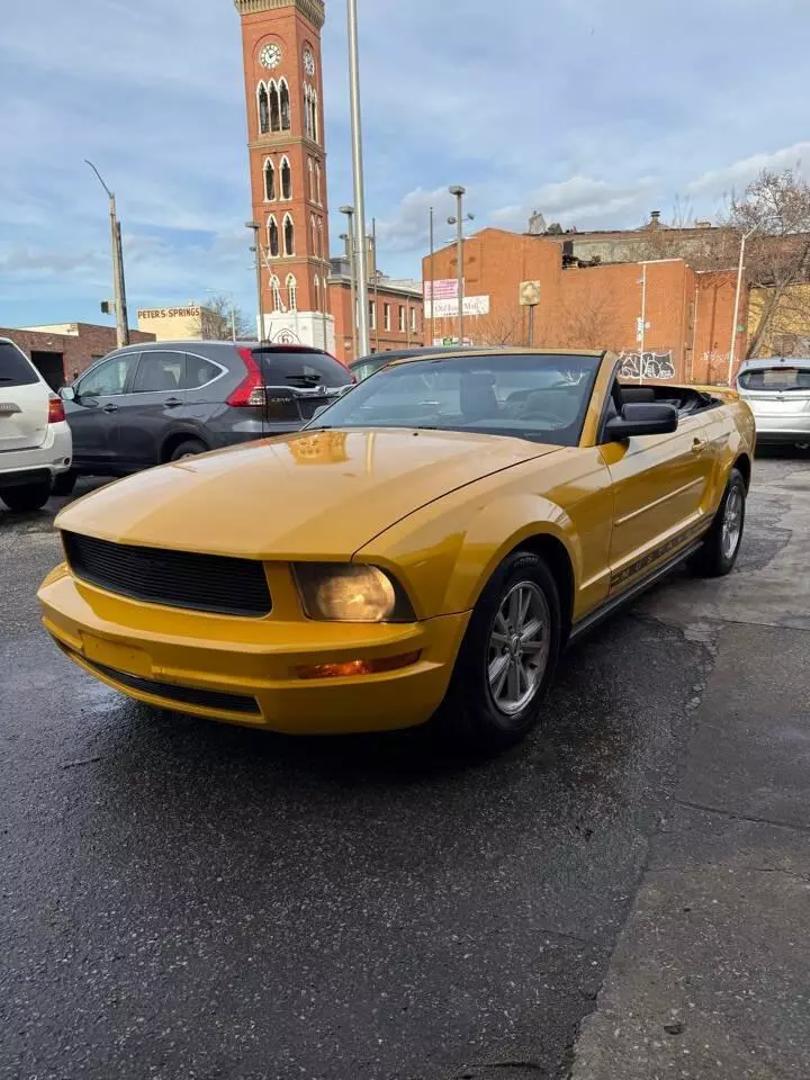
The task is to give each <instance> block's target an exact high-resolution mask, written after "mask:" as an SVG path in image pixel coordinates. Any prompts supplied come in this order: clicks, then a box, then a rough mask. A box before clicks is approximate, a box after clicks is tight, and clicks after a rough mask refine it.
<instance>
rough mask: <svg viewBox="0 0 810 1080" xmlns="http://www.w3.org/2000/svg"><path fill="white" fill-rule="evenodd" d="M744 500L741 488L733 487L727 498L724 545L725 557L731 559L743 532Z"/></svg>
mask: <svg viewBox="0 0 810 1080" xmlns="http://www.w3.org/2000/svg"><path fill="white" fill-rule="evenodd" d="M742 514H743V501H742V495H741V494H740V489H739V488H736V487H735V488H732V490H731V491H730V492H729V496H728V498H727V499H726V509H725V513H724V514H723V536H722V547H723V555H724V556H725V558H727V559H730V558H731V557H732V555H733V554H734V552H735V551H736V550H737V546H738V544H739V543H740V536H741V534H742Z"/></svg>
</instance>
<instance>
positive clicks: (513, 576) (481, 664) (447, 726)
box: [433, 551, 562, 754]
mask: <svg viewBox="0 0 810 1080" xmlns="http://www.w3.org/2000/svg"><path fill="white" fill-rule="evenodd" d="M525 584H527V585H529V586H532V587H533V589H532V591H533V590H534V589H536V590H539V592H540V593H541V594H542V596H543V598H544V601H545V604H546V606H547V612H548V627H547V635H548V641H547V658H546V660H545V667H544V669H543V670H542V676H541V677H540V672H539V671H538V673H537V674H538V678H539V681H538V682H537V685H536V686H535V687H534V690H533V692H532V695H531V698H530V699H529V700H528V701H526V703H525V704H524V705H523V706H522V707H521V708H520V709H519V711H517V712H513V713H511V714H508V715H507V713H506V712H504V711H503V709H502V708H501V707H500V706H499V705H498V704H497V702H496V699H495V696H494V694H493V688H492V686H491V684H490V677H489V667H490V663H491V662H492V661H491V659H490V657H491V652H490V648H491V645H492V641H491V638H492V634H493V631H494V630H495V623H496V619H497V617H498V613H499V611H500V610H501V607H502V605H503V604H504V602H505V601H506V599H507V598H508V597H509V596H510V594H512V593H514V591H515V590H516V589H518V588H519V587H521V586H522V585H525ZM561 627H562V619H561V616H560V595H559V590H558V588H557V584H556V582H555V580H554V577H553V575H552V574H551V571H550V570H549V568H548V566H547V565H546V563H545V562H544V561H543V559H542V558H540V556H538V555H535V554H533V553H532V552H527V551H519V552H515V553H514V554H512V555H510V556H509V558H507V559H506V560H505V561H504V562H503V563H502V564H501V565H500V567H498V569H497V571H496V572H495V574H494V575H493V577H492V578H491V580H490V581H489V583H488V584H487V586H486V588H485V589H484V591H483V593H482V594H481V597H480V599H479V601H478V603H477V604H476V606H475V610H474V611H473V614H472V618H471V620H470V625H469V626H468V628H467V633H466V635H465V637H464V641H463V642H462V645H461V649H460V650H459V655H458V659H457V660H456V666H455V669H454V671H453V677H452V680H451V682H450V688H449V689H448V691H447V695H446V697H445V699H444V702H443V703H442V705H441V707H440V709H439V711H438V712H437V714H436V716H435V717H434V721H433V723H434V728H435V730H436V731H437V732H438V734H439V735H440V737H441V739H442V741H443V742H446V743H449V744H451V745H452V747H453V748H454V749H455V750H471V751H473V752H476V753H487V754H492V753H499V752H501V751H503V750H506V749H508V748H509V747H510V746H515V745H516V744H517V743H519V742H521V741H522V740H523V739H524V738H525V737H526V736H527V735H528V734H529V732H530V731H531V730H532V729H533V728H535V727H537V725H538V724H539V723H540V719H541V715H542V702H543V698H544V696H545V693H546V691H547V689H548V687H549V685H550V683H551V682H552V680H553V678H554V673H555V670H556V667H557V661H558V659H559V655H560V647H561V637H562V629H561ZM507 648H508V647H506V646H505V648H504V652H505V653H506V651H507ZM496 658H497V657H496Z"/></svg>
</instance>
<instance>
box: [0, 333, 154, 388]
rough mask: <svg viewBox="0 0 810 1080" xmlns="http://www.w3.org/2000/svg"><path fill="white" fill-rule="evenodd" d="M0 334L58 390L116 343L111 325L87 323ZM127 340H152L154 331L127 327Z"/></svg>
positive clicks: (114, 346) (105, 353) (104, 354)
mask: <svg viewBox="0 0 810 1080" xmlns="http://www.w3.org/2000/svg"><path fill="white" fill-rule="evenodd" d="M0 337H5V338H11V340H12V341H14V342H16V344H17V345H19V346H20V348H21V349H22V350H23V352H24V353H25V354H26V355H27V356H28V358H29V359H30V360H31V361H32V362H33V364H34V366H35V367H36V368H38V370H39V371H41V372H42V374H43V376H44V377H45V380H46V381H47V383H48V384H49V385H50V386H51V387H52V388H53V389H54V390H58V389H59V387H60V386H64V385H65V384H66V383H70V382H72V381H73V380H74V379H75V378H76V376H77V375H80V374H81V373H82V372H83V371H84V370H85V369H86V368H88V367H90V365H91V364H92V363H93V362H94V361H95V360H98V359H100V358H101V357H102V356H106V355H107V353H109V352H112V351H113V349H115V348H116V346H117V343H118V342H117V338H116V332H115V328H114V327H112V326H93V325H91V324H90V323H58V324H55V325H53V326H28V327H22V328H20V329H17V330H4V329H2V328H0ZM129 338H130V342H131V343H132V344H133V345H136V344H137V343H138V342H142V341H154V340H155V335H154V334H143V333H140V332H139V331H137V330H130V332H129Z"/></svg>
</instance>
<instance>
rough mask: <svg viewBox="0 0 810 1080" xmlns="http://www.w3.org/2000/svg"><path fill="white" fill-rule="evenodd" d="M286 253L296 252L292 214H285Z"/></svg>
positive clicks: (292, 253)
mask: <svg viewBox="0 0 810 1080" xmlns="http://www.w3.org/2000/svg"><path fill="white" fill-rule="evenodd" d="M284 254H285V255H287V256H289V255H294V254H295V225H294V224H293V219H292V214H285V215H284Z"/></svg>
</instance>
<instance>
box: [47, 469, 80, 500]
mask: <svg viewBox="0 0 810 1080" xmlns="http://www.w3.org/2000/svg"><path fill="white" fill-rule="evenodd" d="M78 479H79V474H78V473H77V472H76V470H75V469H69V470H68V471H67V472H64V473H60V474H59V476H57V478H56V479H55V480H54V482H53V494H54V495H72V494H73V489H74V488H75V487H76V481H77V480H78Z"/></svg>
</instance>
